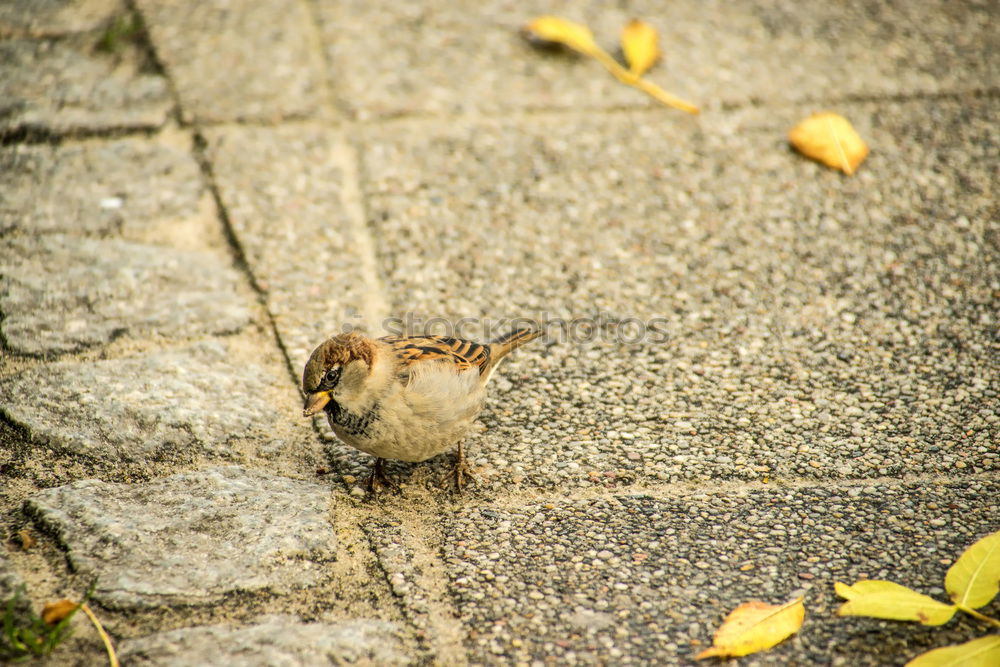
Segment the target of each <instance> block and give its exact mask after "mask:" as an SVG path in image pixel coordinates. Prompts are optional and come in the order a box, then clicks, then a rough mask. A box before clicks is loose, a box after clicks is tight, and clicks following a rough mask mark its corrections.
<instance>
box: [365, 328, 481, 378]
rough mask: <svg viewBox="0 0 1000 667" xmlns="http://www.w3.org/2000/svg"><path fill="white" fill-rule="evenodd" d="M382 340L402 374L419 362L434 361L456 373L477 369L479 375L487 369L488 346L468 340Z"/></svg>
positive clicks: (437, 337) (430, 338)
mask: <svg viewBox="0 0 1000 667" xmlns="http://www.w3.org/2000/svg"><path fill="white" fill-rule="evenodd" d="M381 340H382V341H384V342H386V343H388V344H389V345H391V346H392V348H393V349H394V350H395V351H396V355H397V356H398V357H399V360H400V366H401V370H402V371H403V372H404V373H406V369H407V368H409V367H410V366H412V365H413V364H414V363H416V362H418V361H430V360H434V359H443V360H445V361H450V362H452V363H453V364H455V369H456V370H458V371H464V370H467V369H469V368H473V367H478V368H479V374H480V375H482V374H483V373H485V372H486V370H487V369H488V368H489V366H490V348H489V346H487V345H481V344H480V343H474V342H472V341H471V340H462V339H461V338H450V337H448V336H406V337H403V336H387V337H386V338H382V339H381Z"/></svg>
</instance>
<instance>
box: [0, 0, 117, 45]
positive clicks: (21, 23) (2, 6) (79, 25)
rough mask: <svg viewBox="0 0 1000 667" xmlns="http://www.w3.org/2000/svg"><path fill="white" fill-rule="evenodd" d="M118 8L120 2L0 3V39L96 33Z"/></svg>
mask: <svg viewBox="0 0 1000 667" xmlns="http://www.w3.org/2000/svg"><path fill="white" fill-rule="evenodd" d="M121 6H122V3H121V0H5V2H3V3H0V37H3V36H5V35H10V34H27V35H30V36H42V35H45V36H48V35H63V34H66V33H71V32H85V31H88V30H96V29H97V28H100V27H101V26H102V25H103V24H105V23H106V22H107V20H108V19H109V18H110V17H111V15H112V14H114V13H115V12H116V11H119V10H120V9H121Z"/></svg>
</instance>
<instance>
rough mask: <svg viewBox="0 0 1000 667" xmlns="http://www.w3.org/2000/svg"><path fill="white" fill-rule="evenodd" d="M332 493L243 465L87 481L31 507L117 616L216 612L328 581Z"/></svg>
mask: <svg viewBox="0 0 1000 667" xmlns="http://www.w3.org/2000/svg"><path fill="white" fill-rule="evenodd" d="M328 503H329V492H328V490H327V489H326V488H325V487H323V486H320V485H317V484H313V483H311V482H305V481H301V480H295V479H290V478H287V477H277V476H273V475H269V474H266V473H262V472H259V471H255V470H250V469H246V468H240V467H235V466H220V467H215V468H209V469H207V470H202V471H197V472H190V473H183V474H178V475H173V476H170V477H166V478H162V479H159V480H156V481H153V482H148V483H145V484H109V483H106V482H101V481H99V480H83V481H80V482H74V483H72V484H69V485H66V486H60V487H56V488H51V489H46V490H44V491H41V492H39V493H38V494H36V495H34V496H33V497H31V498H29V499H28V501H27V503H26V505H25V511H26V512H27V513H28V514H29V515H31V516H32V517H34V518H35V520H36V521H37V522H38V523H39V524H40V526H41V527H42V528H43V529H44V530H47V531H51V532H53V533H54V534H55V535H56V537H57V539H58V540H59V542H60V544H61V545H62V546H63V547H64V548H65V549H66V550H67V558H68V560H69V563H70V566H71V567H72V568H73V570H74V571H76V572H79V573H80V574H82V575H84V576H85V577H96V578H97V588H96V590H95V593H94V596H95V599H97V600H98V601H99V602H101V604H104V605H109V606H113V607H115V608H123V609H132V608H147V609H149V608H157V607H160V606H162V605H176V604H185V605H191V604H211V603H215V602H219V601H221V600H222V599H223V598H224V597H225V596H227V595H230V594H232V593H235V592H239V591H243V592H258V593H263V592H272V593H283V592H284V593H287V592H289V591H292V590H296V589H301V588H306V587H309V586H313V585H316V584H318V583H321V582H323V581H324V580H325V579H326V578H327V577H328V574H326V573H325V572H324V568H323V563H325V562H328V561H330V560H333V559H334V558H335V556H336V542H337V540H336V536H335V535H334V532H333V527H332V526H331V524H330V522H329V517H328V514H329V507H328Z"/></svg>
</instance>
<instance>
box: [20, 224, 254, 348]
mask: <svg viewBox="0 0 1000 667" xmlns="http://www.w3.org/2000/svg"><path fill="white" fill-rule="evenodd" d="M242 282H243V278H242V276H240V275H239V273H237V272H236V271H235V270H234V269H231V268H229V267H227V266H225V265H224V264H222V263H221V262H220V261H219V258H218V256H216V255H212V254H209V253H204V252H193V251H181V250H172V249H169V248H163V247H157V246H151V245H143V244H137V243H130V242H127V241H115V240H107V241H105V240H98V239H80V238H75V237H72V236H65V235H61V234H57V235H46V236H42V237H24V238H19V239H12V240H10V241H8V242H6V243H3V244H0V313H2V314H3V317H4V319H3V321H2V323H0V335H2V337H3V341H4V344H5V345H6V346H7V348H8V349H11V350H13V351H15V352H19V353H22V354H35V355H44V354H52V353H64V352H72V351H78V350H81V349H85V348H88V347H91V346H95V345H103V344H107V343H109V342H111V341H112V340H115V339H117V338H120V337H122V336H127V337H131V338H141V339H147V338H157V337H171V336H173V337H191V336H202V335H206V334H227V333H234V332H236V331H239V330H240V329H242V328H243V327H245V326H246V325H247V324H249V323H250V311H249V309H248V308H247V304H246V302H245V300H244V299H242V298H241V297H240V294H239V290H240V286H241V285H242Z"/></svg>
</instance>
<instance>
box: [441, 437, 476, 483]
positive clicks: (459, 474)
mask: <svg viewBox="0 0 1000 667" xmlns="http://www.w3.org/2000/svg"><path fill="white" fill-rule="evenodd" d="M468 483H472V484H477V483H478V482H477V481H476V476H475V475H473V474H472V468H471V467H470V466H469V464H468V462H466V460H465V453H464V452H463V451H462V446H461V445H459V446H458V452H457V454H456V456H455V466H454V467H453V468H452V469H451V472H450V473H448V477H447V479H446V480H445V484H446V485H448V486H451V487H452V489H453V490H454V491H455V493H458V494H461V493H462V491H463V490H464V489H465V485H466V484H468Z"/></svg>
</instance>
